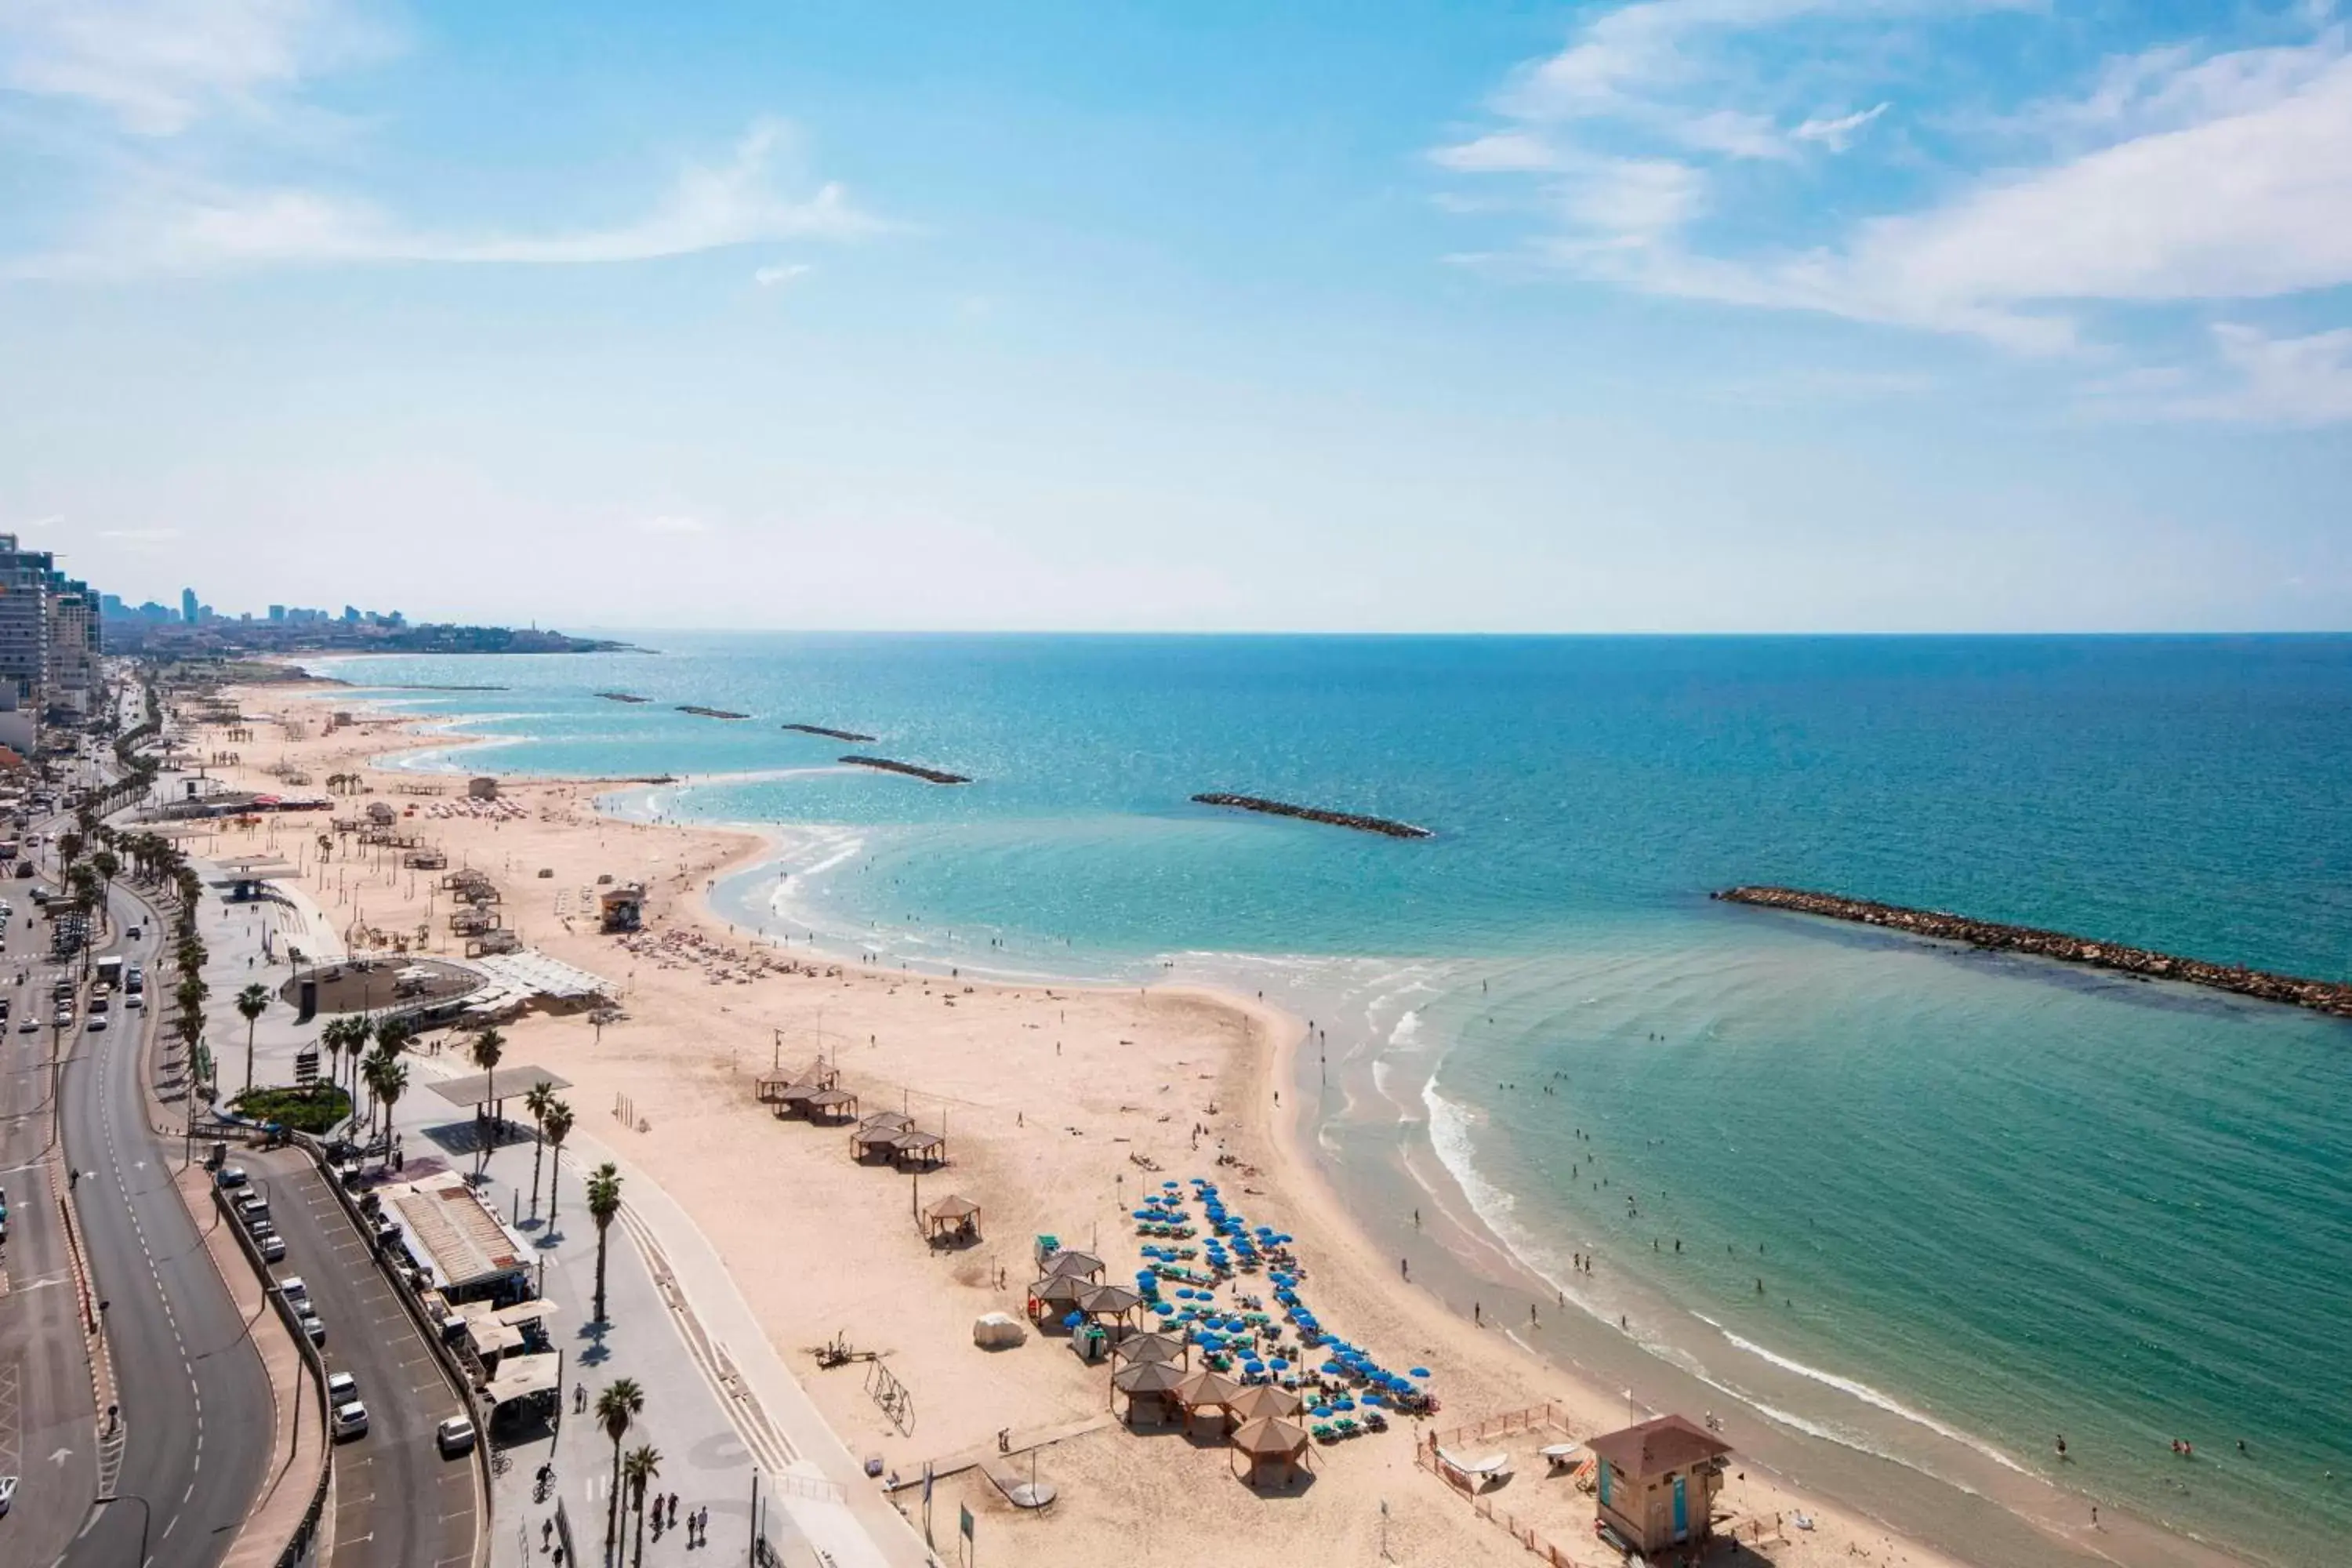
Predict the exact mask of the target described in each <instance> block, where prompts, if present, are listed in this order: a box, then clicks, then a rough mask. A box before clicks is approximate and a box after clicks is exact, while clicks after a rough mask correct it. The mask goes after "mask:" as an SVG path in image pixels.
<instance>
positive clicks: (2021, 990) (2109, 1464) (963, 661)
mask: <svg viewBox="0 0 2352 1568" xmlns="http://www.w3.org/2000/svg"><path fill="white" fill-rule="evenodd" d="M629 635H633V636H634V638H635V640H637V641H640V642H643V643H646V644H647V645H649V646H653V647H659V648H660V649H661V650H662V651H661V652H659V653H658V654H655V653H643V654H639V653H625V654H610V655H593V656H572V657H530V658H497V659H490V658H384V659H367V660H353V661H345V662H343V663H341V664H340V665H331V666H326V667H323V668H324V672H327V673H336V674H340V675H341V676H343V677H344V678H345V679H351V680H353V681H355V682H361V683H364V684H365V685H367V686H368V687H370V688H371V689H370V690H368V691H367V692H366V693H364V695H365V696H366V697H367V698H368V700H370V701H372V702H375V703H380V704H383V705H385V706H389V707H394V708H398V707H408V708H413V709H416V710H425V711H430V712H435V713H441V714H447V715H450V716H451V717H452V720H453V732H452V736H451V743H450V745H449V746H448V747H446V748H436V749H434V750H430V751H427V752H421V753H418V754H415V755H413V756H412V757H410V758H409V759H408V764H409V765H412V766H416V767H422V768H428V769H431V768H463V769H465V770H467V771H510V772H517V773H574V774H583V775H597V776H613V775H651V774H664V773H667V774H682V775H687V776H686V777H685V778H684V780H683V781H682V782H680V783H677V784H667V785H662V786H658V787H656V788H655V789H653V790H651V791H649V792H647V794H646V796H645V797H643V798H642V799H641V800H640V801H639V802H638V803H637V805H638V808H640V809H645V810H649V811H654V812H658V813H662V814H665V815H669V816H684V817H692V818H698V819H713V820H726V821H736V822H750V823H758V824H761V825H765V826H770V827H771V828H772V830H773V831H775V832H776V833H777V834H778V835H779V837H780V838H781V840H782V845H783V848H782V851H781V853H782V860H781V862H780V863H779V864H778V865H777V866H775V867H772V868H764V869H762V870H761V871H759V872H757V873H752V874H750V875H747V876H745V877H742V878H739V879H737V880H736V883H735V884H734V885H732V886H730V888H728V889H722V892H723V893H724V894H726V895H727V898H728V900H730V907H731V908H733V909H734V910H736V911H737V912H738V913H739V914H740V918H741V919H743V920H744V921H747V922H750V923H756V924H760V925H770V926H772V929H773V930H775V931H784V930H786V929H790V930H791V931H793V933H794V935H795V937H799V936H800V935H801V934H802V933H803V932H804V931H807V932H814V933H815V934H816V935H817V936H818V937H819V938H820V939H821V940H824V941H828V942H832V943H834V944H835V945H837V946H841V947H845V948H856V949H861V950H863V951H866V952H874V953H877V954H879V955H881V956H882V957H883V958H884V959H885V960H886V961H889V962H898V961H906V962H919V963H940V964H946V963H954V964H958V965H960V966H966V967H968V969H975V970H982V971H988V972H996V973H1049V974H1065V975H1070V976H1073V977H1077V978H1119V979H1129V980H1133V979H1138V978H1144V977H1157V976H1161V975H1166V974H1169V973H1175V974H1177V975H1178V976H1179V977H1193V978H1215V979H1219V980H1222V981H1223V982H1225V983H1227V984H1244V985H1248V984H1256V985H1258V986H1261V987H1264V988H1266V989H1267V990H1268V991H1269V994H1277V993H1278V994H1281V995H1283V996H1284V997H1285V998H1286V999H1287V1000H1290V1001H1291V1003H1292V1005H1306V1006H1309V1007H1315V1008H1318V1009H1319V1016H1318V1029H1320V1030H1322V1031H1324V1033H1325V1034H1326V1035H1328V1040H1318V1051H1328V1054H1329V1057H1330V1058H1331V1059H1332V1060H1333V1061H1335V1062H1336V1061H1339V1060H1340V1059H1342V1058H1346V1059H1349V1060H1352V1061H1355V1062H1357V1063H1358V1064H1359V1065H1363V1064H1366V1063H1369V1073H1370V1079H1371V1080H1372V1081H1373V1082H1374V1083H1376V1084H1377V1085H1378V1103H1375V1104H1369V1105H1368V1104H1359V1105H1357V1106H1355V1107H1354V1110H1355V1111H1356V1113H1357V1115H1358V1118H1359V1121H1362V1119H1363V1118H1364V1117H1365V1116H1366V1115H1374V1116H1375V1120H1379V1121H1387V1122H1389V1123H1392V1124H1393V1127H1394V1128H1395V1131H1393V1132H1391V1133H1388V1134H1383V1135H1384V1136H1389V1137H1391V1138H1394V1139H1411V1140H1414V1141H1417V1142H1418V1144H1419V1145H1420V1146H1422V1147H1425V1148H1427V1149H1428V1150H1430V1151H1431V1152H1433V1153H1434V1154H1435V1155H1436V1156H1437V1157H1438V1158H1439V1159H1441V1160H1442V1161H1443V1162H1444V1173H1445V1174H1446V1176H1447V1178H1448V1179H1449V1181H1450V1182H1451V1183H1453V1184H1454V1185H1455V1186H1456V1187H1457V1188H1458V1190H1459V1191H1460V1192H1461V1193H1463V1194H1466V1195H1467V1196H1468V1198H1469V1199H1470V1201H1471V1202H1472V1203H1473V1204H1474V1205H1475V1206H1476V1208H1477V1210H1478V1214H1479V1217H1480V1218H1481V1220H1483V1222H1484V1223H1485V1224H1486V1226H1488V1227H1490V1228H1491V1229H1492V1230H1493V1231H1494V1232H1495V1233H1496V1235H1498V1236H1499V1237H1502V1238H1503V1240H1504V1241H1505V1242H1506V1243H1507V1245H1508V1246H1509V1247H1511V1248H1512V1249H1513V1251H1514V1252H1515V1253H1516V1254H1517V1257H1518V1258H1519V1260H1520V1262H1521V1263H1522V1264H1523V1265H1524V1266H1525V1267H1526V1268H1529V1269H1532V1270H1534V1271H1536V1272H1538V1273H1539V1274H1541V1275H1543V1276H1544V1277H1545V1278H1547V1279H1549V1280H1551V1281H1552V1282H1553V1283H1554V1285H1555V1286H1556V1287H1557V1288H1558V1289H1560V1290H1562V1291H1563V1292H1565V1293H1566V1294H1568V1295H1569V1296H1570V1298H1571V1299H1572V1300H1575V1301H1577V1302H1578V1303H1579V1304H1580V1305H1582V1306H1583V1307H1585V1308H1586V1309H1587V1310H1590V1311H1591V1313H1592V1314H1593V1316H1594V1318H1595V1320H1596V1321H1602V1322H1607V1323H1609V1324H1611V1325H1612V1326H1613V1325H1614V1324H1615V1322H1616V1321H1617V1317H1618V1315H1619V1314H1620V1313H1621V1312H1622V1313H1624V1314H1625V1315H1626V1318H1627V1321H1628V1323H1629V1325H1630V1329H1629V1338H1630V1339H1631V1340H1632V1341H1633V1342H1635V1343H1638V1344H1639V1345H1640V1346H1641V1347H1643V1351H1644V1352H1646V1353H1650V1354H1654V1355H1656V1356H1659V1357H1662V1358H1665V1359H1666V1360H1668V1361H1671V1362H1672V1363H1674V1364H1675V1365H1676V1366H1678V1367H1680V1368H1682V1369H1683V1370H1684V1371H1685V1372H1688V1373H1692V1374H1694V1375H1696V1376H1699V1377H1702V1378H1704V1379H1705V1380H1706V1382H1708V1383H1710V1384H1714V1385H1715V1386H1716V1387H1717V1388H1719V1389H1721V1390H1722V1391H1723V1393H1724V1394H1725V1396H1726V1400H1727V1403H1728V1402H1729V1401H1730V1400H1733V1399H1738V1400H1743V1401H1746V1402H1748V1404H1750V1405H1756V1406H1759V1407H1762V1408H1763V1409H1764V1410H1765V1411H1766V1412H1767V1413H1768V1417H1769V1419H1770V1420H1772V1421H1774V1422H1777V1423H1781V1424H1784V1425H1786V1426H1789V1427H1790V1428H1792V1429H1795V1430H1801V1431H1804V1432H1808V1433H1811V1434H1814V1435H1815V1436H1817V1437H1819V1438H1821V1439H1822V1440H1826V1441H1829V1442H1832V1443H1836V1444H1840V1445H1843V1446H1845V1447H1848V1448H1851V1449H1853V1450H1856V1451H1866V1452H1869V1453H1872V1454H1877V1455H1882V1456H1885V1458H1887V1459H1889V1460H1891V1461H1894V1462H1896V1463H1900V1464H1904V1465H1908V1466H1911V1467H1914V1468H1917V1469H1920V1470H1924V1471H1927V1472H1928V1473H1931V1474H1937V1475H1940V1476H1942V1477H1944V1478H1945V1479H1949V1480H1952V1481H1954V1482H1955V1483H1956V1484H1958V1485H1962V1486H1979V1485H1980V1484H1981V1479H1982V1477H1983V1475H1985V1474H1988V1473H1992V1472H1997V1471H2004V1470H2014V1471H2018V1472H2032V1473H2034V1474H2037V1475H2042V1476H2046V1477H2047V1478H2049V1479H2051V1480H2053V1482H2054V1483H2056V1484H2057V1485H2059V1486H2061V1487H2063V1488H2066V1489H2070V1490H2074V1491H2079V1492H2081V1493H2082V1494H2084V1501H2085V1502H2086V1503H2087V1502H2088V1501H2090V1500H2100V1501H2104V1502H2106V1503H2108V1504H2109V1505H2110V1506H2120V1507H2127V1508H2129V1509H2130V1510H2133V1511H2135V1512H2137V1513H2139V1514H2141V1515H2143V1516H2145V1517H2147V1518H2150V1519H2153V1520H2156V1521H2160V1522H2162V1523H2164V1524H2165V1525H2167V1526H2168V1527H2169V1528H2172V1529H2175V1530H2178V1531H2184V1532H2187V1533H2189V1534H2193V1535H2196V1536H2199V1537H2201V1538H2203V1539H2206V1540H2209V1541H2213V1542H2221V1543H2223V1544H2226V1545H2228V1546H2229V1547H2231V1548H2233V1549H2235V1550H2237V1551H2239V1552H2243V1553H2245V1554H2248V1555H2252V1556H2255V1557H2258V1558H2263V1559H2267V1560H2270V1561H2275V1562H2280V1563H2337V1562H2344V1561H2348V1560H2352V1548H2347V1547H2346V1546H2345V1544H2344V1542H2347V1540H2352V1371H2347V1365H2348V1364H2352V1363H2347V1335H2352V1026H2347V1025H2346V1024H2343V1023H2340V1022H2331V1021H2328V1020H2326V1019H2323V1018H2320V1017H2317V1016H2312V1015H2308V1014H2304V1013H2299V1012H2294V1011H2291V1010H2287V1009H2284V1008H2273V1007H2263V1006H2256V1005H2247V1004H2243V1003H2240V1002H2237V1001H2234V1000H2232V999H2229V998H2226V997H2221V996H2218V995H2214V994H2204V993H2196V992H2189V991H2183V990H2180V989H2179V988H2174V987H2167V986H2156V985H2147V984H2137V983H2134V982H2130V981H2126V980H2123V979H2120V978H2117V977H2114V976H2106V975H2100V974H2095V973H2086V972H2076V971H2071V970H2065V969H2061V968H2058V967H2055V966H2052V965H2047V964H2040V963H2027V962H2021V961H2014V960H2006V959H2000V958H1994V957H1990V956H1986V955H1981V954H1973V953H1965V952H1955V951H1949V950H1945V949H1941V948H1935V947H1930V946H1927V945H1924V944H1919V943H1916V942H1907V941H1903V940H1898V939H1893V938H1889V937H1886V936H1884V935H1882V934H1879V933H1874V932H1870V931H1863V930H1860V929H1849V928H1843V927H1838V926H1832V925H1830V924H1827V923H1822V922H1813V921H1802V920H1798V919H1793V918H1790V917H1786V916H1780V915H1775V914H1770V913H1767V912H1763V911H1758V910H1746V909H1738V908H1733V907H1730V906H1725V905H1720V904H1715V903H1710V902H1709V901H1708V900H1707V898H1706V894H1707V893H1708V891H1709V890H1710V889H1717V888H1721V887H1725V886H1728V885H1731V884H1734V883H1739V882H1781V883H1789V884H1794V885H1798V886H1803V887H1811V888H1819V889H1831V890H1834V891H1838V892H1843V893H1850V894H1853V895H1858V896H1863V897H1869V898H1874V899H1879V900H1886V901H1889V902H1895V903H1909V904H1920V905H1927V906H1932V907H1936V908H1940V909H1948V910H1958V911H1962V912H1966V913H1969V914H1971V915H1976V916H1979V917H1982V918H1986V919H1992V920H2001V921H2020V922H2027V923H2032V924H2038V925H2047V926H2053V927H2056V928H2059V929H2063V930H2067V931H2076V932H2080V933H2084V934H2087V935H2093V936H2097V937H2101V938H2105V939H2110V940H2114V941H2117V942H2130V943H2136V944H2139V945H2144V946H2149V947H2157V948H2162V949H2166V950H2168V951H2173V952H2183V953H2189V954H2194V955H2197V956H2200V957H2205V958H2210V959H2218V960H2224V961H2232V962H2242V963H2250V964H2254V965H2257V966H2261V967H2265V968H2272V969H2278V970H2284V971H2289V972H2294V973H2303V974H2307V975H2315V976H2321V977H2326V978H2333V979H2342V978H2346V977H2347V973H2352V767H2347V763H2352V639H2347V638H2327V637H2275V638H2273V637H2249V638H2145V637H2096V638H1965V637H1963V638H1887V639H1879V638H1834V639H1805V638H1705V639H1680V638H1598V639H1574V638H1567V639H1519V638H1374V637H1366V638H1346V637H1323V638H1286V637H885V636H873V637H846V636H750V635H740V636H722V635H715V634H682V633H677V634H673V633H661V634H651V633H639V634H629ZM466 683H496V684H499V685H501V686H503V687H505V688H506V689H503V690H499V691H455V690H420V689H402V688H404V687H407V686H416V685H449V684H466ZM604 690H622V691H628V692H632V693H636V694H640V695H643V696H646V697H647V698H649V699H651V701H649V702H646V703H644V704H624V703H619V702H615V701H612V700H605V699H603V698H600V697H599V696H597V695H596V693H598V692H599V691H604ZM680 703H695V704H700V705H704V706H708V707H712V708H718V709H725V710H740V711H742V712H745V713H748V714H750V715H752V717H751V718H750V719H748V720H745V721H740V722H730V721H719V720H711V719H706V718H699V717H695V716H691V715H688V714H686V713H682V712H679V711H677V710H675V706H674V705H676V704H680ZM787 722H806V723H813V724H820V725H825V726H829V727H834V728H839V729H844V730H850V731H860V732H864V733H868V734H871V735H874V736H875V737H877V739H875V740H874V741H873V742H859V743H857V744H855V745H846V744H844V743H842V742H835V741H830V740H826V739H823V738H820V737H814V736H810V735H805V734H800V733H794V732H789V731H784V730H782V728H781V726H782V724H784V723H787ZM486 745H487V747H488V748H489V749H483V748H484V747H485V746H486ZM849 751H856V752H871V753H878V754H882V755H887V756H891V757H898V758H903V759H907V760H909V761H913V762H918V763H926V764H929V765H932V766H937V767H941V768H946V769H950V770H952V771H954V772H956V773H965V774H970V775H971V777H972V778H973V780H974V782H973V783H971V784H969V785H965V786H961V787H956V788H941V787H937V786H932V785H928V784H919V783H917V782H915V781H912V780H909V779H906V778H901V777H894V776H890V775H887V774H882V773H873V772H869V771H866V770H861V769H855V768H847V767H844V766H842V765H841V764H840V763H838V761H837V759H838V758H839V757H840V756H841V755H842V754H843V753H844V752H849ZM1204 790H1231V791H1234V792H1238V793H1245V794H1254V795H1270V796H1276V797H1280V798H1284V799H1289V800H1297V801H1302V802H1306V803H1309V804H1313V805H1322V806H1328V807H1333V808H1337V809H1340V810H1347V811H1357V812H1368V813H1373V814H1377V815H1380V816H1389V817H1396V818H1402V819H1403V820H1406V821H1409V822H1413V823H1417V824H1421V825H1423V826H1428V827H1430V828H1432V829H1433V830H1434V831H1435V834H1436V837H1433V838H1431V839H1428V840H1423V841H1412V842H1407V841H1400V840H1394V839H1390V838H1385V837H1373V836H1370V835H1365V834H1359V833H1352V832H1348V831H1345V830H1342V829H1338V828H1332V827H1326V826H1316V825H1311V824H1307V823H1300V822H1291V821H1282V820H1276V819H1272V818H1265V817H1257V816H1244V815H1237V814H1232V813H1223V812H1218V811H1215V810H1213V809H1212V808H1208V807H1202V806H1197V805H1192V804H1190V802H1189V799H1188V797H1189V796H1191V795H1193V794H1195V793H1198V792H1201V791H1204ZM616 869H621V870H625V869H627V868H616ZM1310 1016H1316V1015H1310ZM1363 1135H1364V1134H1363V1132H1362V1131H1361V1129H1359V1131H1358V1132H1357V1133H1356V1134H1355V1136H1357V1137H1359V1138H1360V1137H1362V1136H1363ZM1328 1143H1329V1140H1328V1139H1327V1145H1328ZM1629 1200H1630V1201H1629ZM1579 1252H1589V1253H1592V1254H1594V1255H1595V1256H1596V1258H1598V1259H1599V1260H1600V1266H1599V1267H1598V1268H1596V1269H1595V1271H1594V1273H1593V1274H1592V1275H1590V1276H1587V1275H1584V1274H1582V1273H1580V1272H1577V1271H1574V1270H1573V1269H1572V1268H1571V1266H1570V1257H1571V1255H1572V1254H1574V1253H1579ZM2061 1432H2063V1434H2064V1435H2065V1436H2066V1439H2067V1443H2068V1448H2069V1458H2068V1459H2067V1460H2066V1461H2064V1462H2063V1463H2062V1462H2061V1461H2059V1460H2058V1459H2057V1458H2056V1455H2055V1453H2054V1441H2053V1439H2054V1436H2055V1434H2058V1433H2061ZM2175 1437H2182V1438H2186V1439H2187V1440H2189V1442H2191V1443H2192V1444H2193V1445H2194V1446H2195V1448H2196V1452H2197V1458H2195V1459H2194V1460H2183V1459H2180V1458H2177V1457H2176V1456H2175V1455H2174V1453H2173V1452H2172V1449H2171V1447H2170V1445H2171V1440H2172V1439H2173V1438H2175ZM2241 1442H2243V1444H2244V1445H2245V1448H2244V1451H2243V1452H2241V1451H2240V1449H2239V1447H2238V1445H2239V1444H2240V1443H2241Z"/></svg>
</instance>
